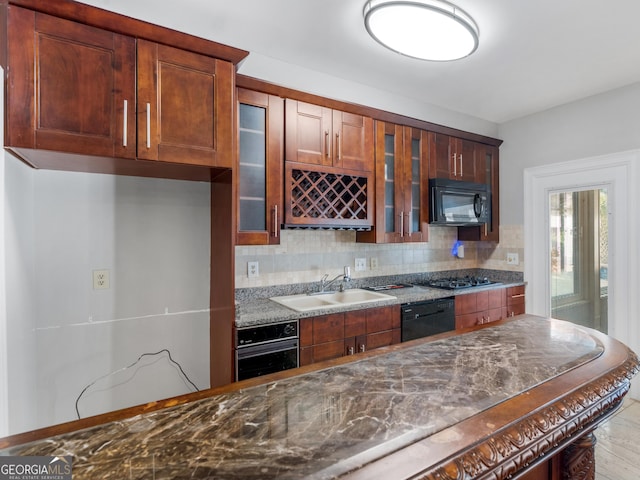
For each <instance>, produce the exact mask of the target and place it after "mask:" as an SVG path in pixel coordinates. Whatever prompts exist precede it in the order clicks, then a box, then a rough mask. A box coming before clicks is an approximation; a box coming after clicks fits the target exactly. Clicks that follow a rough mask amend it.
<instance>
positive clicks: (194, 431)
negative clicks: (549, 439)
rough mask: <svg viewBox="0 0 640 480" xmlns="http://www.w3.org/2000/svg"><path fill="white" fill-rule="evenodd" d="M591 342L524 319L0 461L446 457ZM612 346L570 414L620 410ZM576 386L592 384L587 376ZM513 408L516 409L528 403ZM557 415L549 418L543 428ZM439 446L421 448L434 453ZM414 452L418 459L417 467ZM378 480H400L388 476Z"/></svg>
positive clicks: (560, 373) (558, 325) (108, 469)
mask: <svg viewBox="0 0 640 480" xmlns="http://www.w3.org/2000/svg"><path fill="white" fill-rule="evenodd" d="M598 335H599V334H596V333H593V331H589V330H588V329H584V328H581V327H577V326H574V325H572V324H570V323H567V322H563V321H559V320H551V319H545V318H542V317H536V316H532V315H524V316H521V317H516V318H515V319H510V320H507V321H501V322H497V324H496V325H491V326H484V327H477V328H475V329H474V330H472V331H470V332H467V333H464V334H445V335H443V336H440V337H435V339H433V338H432V339H419V340H416V341H412V342H408V343H405V344H401V345H396V346H392V347H386V348H383V349H380V350H379V351H375V352H369V353H367V354H363V356H362V357H361V358H360V359H358V360H352V361H348V360H346V359H339V360H335V361H331V362H326V363H324V364H318V365H315V366H313V368H308V367H307V368H306V369H301V370H298V371H297V372H296V371H289V372H282V373H280V374H276V375H271V376H266V377H263V378H262V380H260V382H262V383H260V382H258V381H257V380H258V379H252V380H248V381H245V382H239V383H237V384H235V385H234V386H232V387H233V388H230V389H229V390H228V391H222V393H219V394H215V395H211V396H207V397H205V398H201V399H199V400H195V401H191V402H188V403H185V404H183V405H178V406H174V407H171V408H165V409H162V410H158V411H153V412H149V413H144V414H141V415H138V416H135V417H133V418H128V419H122V420H118V421H113V422H110V423H106V424H104V425H99V426H95V427H93V428H89V429H84V430H80V431H77V432H71V433H66V434H62V435H58V436H55V437H50V438H45V439H42V440H39V441H35V442H32V443H28V444H22V445H14V446H12V447H10V448H8V449H5V450H3V451H0V455H72V456H73V457H74V463H73V478H74V480H82V479H96V478H128V479H143V478H155V479H157V480H160V479H186V478H192V479H207V478H211V479H213V478H220V479H242V480H247V479H299V478H309V479H333V478H339V477H342V476H345V475H346V476H349V475H356V474H357V473H358V472H362V471H366V468H367V467H369V466H371V465H372V464H373V465H377V462H379V461H381V459H385V458H387V457H389V458H391V457H393V456H394V455H398V454H401V453H402V452H403V451H405V449H410V448H413V447H415V446H416V445H419V444H420V442H425V441H431V440H433V441H436V440H434V439H437V442H439V443H438V445H439V447H438V449H439V448H444V447H447V448H452V449H459V448H461V445H462V444H463V443H464V442H463V441H462V439H463V438H465V437H464V435H465V433H464V428H463V427H461V425H464V422H465V421H469V419H475V418H479V416H482V414H483V412H485V411H489V412H493V411H494V410H495V411H496V412H498V411H500V410H499V409H500V407H501V405H503V404H504V402H509V401H510V402H516V404H517V403H518V402H520V400H521V399H524V401H533V400H532V399H533V397H526V395H528V393H529V392H532V391H536V390H538V389H542V390H543V391H546V390H548V389H546V388H543V387H544V386H545V385H547V384H552V383H553V382H554V381H556V379H560V378H562V379H563V382H561V385H565V384H567V386H566V388H567V389H569V387H571V388H574V387H572V386H571V385H569V383H568V382H569V381H568V380H566V381H564V377H565V376H567V377H569V376H571V375H574V373H572V372H581V369H583V368H591V365H596V364H597V362H598V361H599V359H600V357H605V356H606V355H604V353H605V351H606V350H608V349H611V347H610V346H609V347H608V348H607V345H608V343H607V342H608V341H609V340H608V338H609V337H606V336H603V335H600V336H598ZM616 345H620V346H616V348H615V350H618V349H620V351H621V352H622V353H620V354H618V353H617V355H618V356H619V357H620V360H619V363H620V365H623V364H624V366H620V365H616V368H617V370H616V372H617V373H616V375H615V381H614V380H611V383H615V384H616V385H615V386H612V387H611V388H603V387H601V386H598V387H597V390H596V391H597V394H588V395H587V397H586V398H588V400H585V401H581V402H582V405H578V406H577V407H575V410H576V412H575V414H576V415H577V414H580V415H582V417H585V418H587V417H586V416H585V414H584V412H582V411H580V409H582V408H583V407H584V409H586V408H587V404H590V403H591V402H592V401H595V400H594V398H595V397H598V398H600V396H602V397H603V398H604V396H605V395H608V396H611V397H612V398H613V397H614V396H615V398H616V399H618V397H619V401H620V402H621V398H622V396H624V394H625V393H626V391H627V390H628V378H630V377H631V376H632V375H633V374H635V372H636V371H637V365H638V361H637V358H636V357H635V355H634V354H633V353H632V352H631V351H629V350H628V349H626V347H624V346H622V345H621V344H619V343H616ZM616 358H617V357H616ZM616 361H618V360H616ZM598 368H602V367H598ZM300 372H302V373H300ZM603 374H604V373H603ZM575 375H577V373H575ZM584 375H587V376H588V378H589V379H590V380H589V381H592V380H593V381H595V379H594V378H592V377H593V374H592V373H590V372H586V373H585V374H584ZM563 388H565V387H563ZM217 391H218V392H219V391H220V390H219V389H218V390H217ZM567 392H569V390H567ZM567 392H565V393H563V395H569V393H567ZM614 394H615V395H614ZM544 395H550V394H549V393H545V394H544ZM544 395H542V396H541V397H540V398H546V397H544ZM553 395H558V393H553ZM592 397H593V398H592ZM581 398H582V397H581ZM541 401H543V402H544V403H545V404H549V402H547V400H541ZM520 403H521V402H520ZM542 406H543V405H540V406H535V408H541V407H542ZM524 408H525V410H524V412H526V411H528V410H532V409H534V405H531V406H525V407H524ZM572 408H573V407H572ZM507 410H508V411H509V412H510V414H513V412H516V411H517V409H516V408H513V407H509V408H508V409H507ZM570 410H571V409H570ZM487 415H488V414H487ZM563 415H565V414H564V413H563V411H562V409H561V415H560V416H558V415H557V414H554V418H555V417H558V418H560V417H562V416H563ZM568 416H571V415H568ZM487 418H489V417H487ZM490 418H491V422H492V423H486V422H484V420H483V425H486V426H484V427H483V428H488V429H489V432H493V430H495V429H498V427H497V426H496V424H497V423H499V421H500V415H497V414H491V416H490ZM561 420H562V418H561ZM555 421H557V420H555ZM550 423H552V424H553V422H550ZM498 430H499V429H498ZM489 434H490V433H487V434H486V435H489ZM559 438H560V437H559V436H558V437H556V441H559V440H558V439H559ZM474 442H475V440H474ZM0 445H3V442H2V439H0ZM5 445H6V443H5ZM438 449H431V450H429V451H430V452H432V453H431V455H435V454H436V453H437V450H438ZM434 452H435V453H434ZM425 455H426V454H423V455H422V457H421V458H422V459H423V460H424V461H425V462H428V464H430V462H431V460H430V459H429V458H428V455H426V456H425ZM440 460H444V459H440ZM419 464H420V462H413V463H412V462H403V463H402V465H404V467H403V468H423V467H420V465H419ZM363 469H364V470H363ZM394 472H395V470H394ZM363 478H373V477H366V476H365V477H363ZM379 478H382V477H379ZM384 478H408V477H405V475H404V474H401V473H400V472H397V475H396V473H394V474H393V476H392V477H389V476H385V477H384ZM429 478H431V477H429ZM499 478H503V477H499ZM505 478H506V477H505Z"/></svg>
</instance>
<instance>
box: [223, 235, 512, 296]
mask: <svg viewBox="0 0 640 480" xmlns="http://www.w3.org/2000/svg"><path fill="white" fill-rule="evenodd" d="M355 237H356V234H355V232H353V231H334V230H282V232H281V240H280V241H281V243H280V245H268V246H238V247H236V265H235V268H236V275H235V286H236V288H250V287H264V286H271V285H291V284H296V283H310V282H317V281H319V280H320V278H321V277H322V276H323V275H324V274H328V275H329V277H330V278H333V277H334V276H336V275H338V274H340V273H342V271H343V267H344V266H345V265H348V266H350V267H351V276H352V278H354V279H358V278H367V277H380V276H389V275H404V274H412V273H427V272H439V271H445V270H464V269H477V268H482V269H489V270H506V271H513V272H523V271H524V265H523V256H524V245H523V235H522V226H521V225H506V226H501V227H500V240H501V241H500V243H499V244H497V245H496V244H494V243H490V242H464V246H465V256H464V258H462V259H461V258H456V257H454V256H453V255H452V254H451V248H452V246H453V244H454V243H455V242H456V240H457V229H456V228H455V227H432V228H430V229H429V241H428V242H426V243H424V242H423V243H407V244H382V245H377V244H367V243H356V238H355ZM507 253H518V254H519V259H520V262H519V264H518V265H507V262H506V258H507ZM356 258H364V259H366V270H364V271H355V259H356ZM372 259H374V262H373V265H374V267H373V268H372ZM256 261H257V262H258V264H259V268H258V270H259V275H258V276H257V277H254V278H249V277H248V273H247V272H248V270H247V262H256ZM376 261H377V266H376Z"/></svg>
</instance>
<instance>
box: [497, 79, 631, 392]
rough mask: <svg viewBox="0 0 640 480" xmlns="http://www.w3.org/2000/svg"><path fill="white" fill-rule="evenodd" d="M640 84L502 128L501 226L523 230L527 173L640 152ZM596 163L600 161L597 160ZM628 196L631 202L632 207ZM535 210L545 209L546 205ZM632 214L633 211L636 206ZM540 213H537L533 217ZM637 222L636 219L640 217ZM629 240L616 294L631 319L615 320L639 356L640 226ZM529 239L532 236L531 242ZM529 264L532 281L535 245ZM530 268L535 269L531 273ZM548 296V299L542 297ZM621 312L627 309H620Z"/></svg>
mask: <svg viewBox="0 0 640 480" xmlns="http://www.w3.org/2000/svg"><path fill="white" fill-rule="evenodd" d="M639 107H640V83H635V84H633V85H630V86H627V87H624V88H620V89H616V90H612V91H609V92H606V93H603V94H600V95H596V96H593V97H589V98H586V99H583V100H580V101H577V102H573V103H570V104H567V105H563V106H559V107H557V108H553V109H551V110H548V111H545V112H541V113H538V114H535V115H530V116H527V117H524V118H521V119H518V120H514V121H511V122H508V123H505V124H503V125H501V126H500V129H499V136H500V137H501V138H502V139H503V140H504V143H503V145H502V147H501V149H500V215H501V223H503V224H504V223H507V224H512V225H516V224H519V225H523V224H524V216H525V213H524V210H525V209H524V191H525V187H524V171H525V169H527V168H530V167H540V166H544V165H553V164H559V163H565V162H570V161H574V160H575V161H580V160H583V159H593V157H603V158H609V157H613V156H615V154H618V153H621V152H629V151H632V150H637V149H638V148H640V108H639ZM596 161H597V159H596ZM632 198H634V197H633V195H631V194H630V195H629V200H628V201H629V202H633V200H632ZM533 208H544V205H539V206H534V207H533ZM631 208H633V205H632V206H631ZM534 212H535V211H534ZM635 218H636V219H637V215H636V217H635ZM626 226H627V227H628V229H629V230H628V237H627V238H623V240H624V241H625V242H626V244H625V245H624V246H623V248H621V249H620V250H622V251H625V252H630V253H631V252H633V255H631V254H629V255H628V256H627V258H626V259H625V261H627V262H628V271H629V272H630V275H629V278H627V279H621V281H619V282H618V285H617V286H613V288H619V289H624V298H623V299H621V300H620V301H622V302H624V303H625V305H627V307H626V308H625V309H624V311H625V312H627V313H626V314H625V315H623V316H624V317H626V318H622V319H620V318H617V319H610V321H611V322H614V323H617V324H618V325H620V324H624V327H618V330H619V331H625V332H628V336H625V337H626V338H619V339H620V340H622V341H623V342H624V343H626V344H627V345H628V346H630V347H631V348H634V349H635V351H636V352H637V351H638V349H639V348H640V329H639V328H638V327H637V325H636V324H637V322H636V321H635V318H634V317H633V315H634V312H637V311H638V299H637V295H635V292H636V291H637V288H636V287H635V285H637V278H636V276H635V273H634V272H638V271H639V270H640V261H639V260H638V258H639V257H638V256H637V254H635V252H636V250H637V246H636V245H635V241H634V240H633V239H636V238H640V224H639V223H638V222H637V221H635V222H632V221H628V222H627V225H626ZM527 238H529V236H527ZM524 247H525V252H526V254H525V255H526V256H527V258H529V260H530V261H528V262H526V263H525V269H524V272H525V279H526V280H532V267H531V265H533V262H534V261H537V260H538V259H537V258H532V257H533V255H532V251H533V250H532V248H533V245H527V244H525V245H524ZM527 265H530V266H529V268H528V267H527ZM540 288H545V287H544V286H543V285H540V282H531V283H530V284H529V286H528V292H529V293H528V294H527V295H528V296H529V294H531V297H532V298H534V297H537V296H539V295H540V294H541V292H539V291H537V290H536V289H540ZM542 295H545V293H542ZM618 311H622V309H618ZM631 394H632V396H633V397H634V398H636V399H638V398H640V384H638V381H637V380H636V381H634V388H633V389H632V392H631Z"/></svg>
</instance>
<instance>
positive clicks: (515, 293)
mask: <svg viewBox="0 0 640 480" xmlns="http://www.w3.org/2000/svg"><path fill="white" fill-rule="evenodd" d="M524 299H525V296H524V285H519V286H517V287H509V288H507V305H519V304H523V303H524Z"/></svg>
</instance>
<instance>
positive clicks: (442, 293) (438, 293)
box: [235, 271, 525, 328]
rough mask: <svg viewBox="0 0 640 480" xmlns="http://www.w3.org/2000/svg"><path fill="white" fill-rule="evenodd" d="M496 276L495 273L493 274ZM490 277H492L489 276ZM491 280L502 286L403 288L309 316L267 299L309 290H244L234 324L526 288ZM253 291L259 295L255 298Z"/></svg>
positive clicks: (509, 277) (514, 280)
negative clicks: (383, 298)
mask: <svg viewBox="0 0 640 480" xmlns="http://www.w3.org/2000/svg"><path fill="white" fill-rule="evenodd" d="M494 272H495V271H494ZM490 275H491V274H490ZM491 277H492V279H495V280H497V281H499V282H500V283H499V284H493V285H488V286H479V287H473V288H466V289H460V290H445V289H440V288H429V287H421V286H412V287H408V288H400V289H394V290H388V291H381V292H380V293H384V294H387V295H389V296H390V298H389V299H388V300H381V301H377V302H372V303H368V304H358V305H351V306H345V307H339V308H331V309H317V310H312V311H307V312H298V311H295V310H292V309H290V308H287V307H285V306H283V305H280V304H279V303H276V302H274V301H272V300H270V299H269V298H268V297H271V296H277V295H291V294H297V293H301V292H302V291H304V292H306V291H308V286H304V287H300V286H292V288H291V290H287V288H290V287H287V286H283V287H279V288H274V289H269V288H259V289H242V290H243V291H242V294H241V295H239V296H238V298H237V299H236V316H235V324H236V328H246V327H254V326H258V325H266V324H270V323H279V322H287V321H291V320H297V319H300V318H306V317H315V316H318V315H326V314H330V313H339V312H347V311H352V310H362V309H364V308H376V307H383V306H386V305H402V304H405V303H411V302H421V301H426V300H435V299H438V298H446V297H452V296H457V295H467V294H470V293H477V292H480V291H483V290H491V289H496V288H508V287H512V286H519V285H524V284H525V282H524V281H523V280H522V279H521V278H519V275H517V274H516V275H514V274H513V272H500V273H497V274H496V273H493V274H492V275H491ZM416 278H419V276H416V275H404V276H402V275H401V276H395V277H392V278H389V277H387V278H380V279H376V278H375V277H373V278H369V279H366V280H364V281H356V282H352V287H353V288H365V287H368V286H375V285H384V284H390V283H405V284H411V283H412V282H415V281H416ZM253 291H255V292H256V294H252V293H253Z"/></svg>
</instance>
